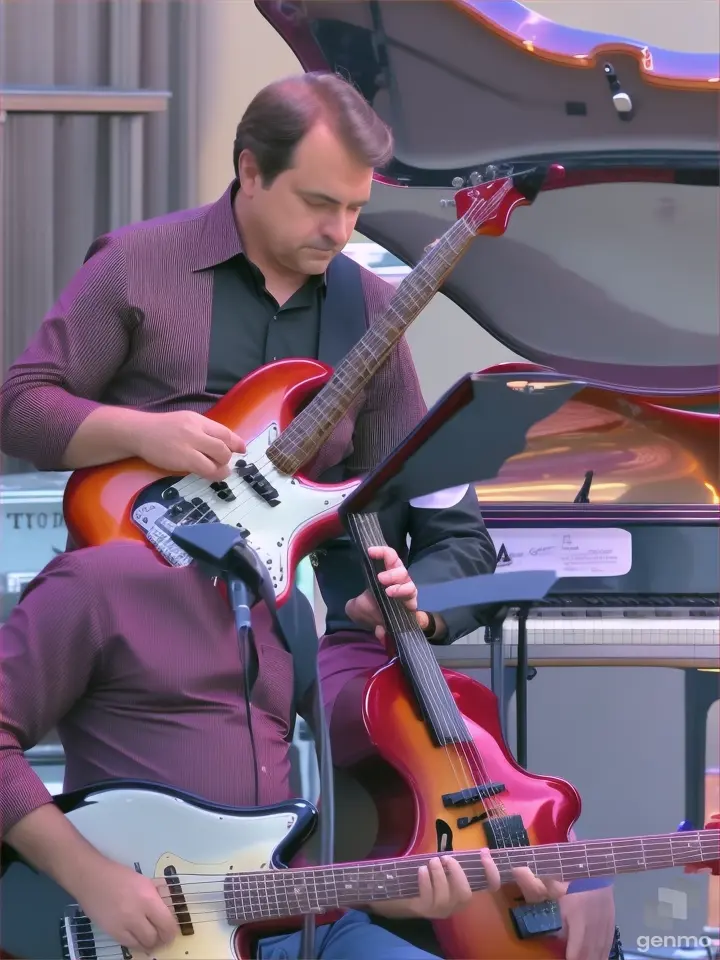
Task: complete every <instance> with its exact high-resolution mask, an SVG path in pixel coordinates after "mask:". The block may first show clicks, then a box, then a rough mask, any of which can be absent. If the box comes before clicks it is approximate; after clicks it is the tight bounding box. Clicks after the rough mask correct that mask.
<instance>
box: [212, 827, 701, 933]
mask: <svg viewBox="0 0 720 960" xmlns="http://www.w3.org/2000/svg"><path fill="white" fill-rule="evenodd" d="M491 853H492V857H493V860H494V861H495V863H496V865H497V867H498V870H499V872H500V877H501V879H502V882H503V883H512V882H513V874H512V870H513V869H514V868H515V867H530V869H531V870H532V871H533V873H534V874H535V875H536V876H538V877H552V878H555V879H559V880H563V881H570V880H577V879H580V878H585V877H600V876H615V875H617V874H622V873H643V872H645V871H649V870H663V869H665V868H667V867H677V866H682V865H685V864H696V863H711V862H712V861H717V860H718V859H719V858H720V831H718V830H695V831H685V832H680V833H669V834H659V835H657V836H645V837H639V836H638V837H621V838H619V839H613V840H588V841H585V842H579V841H577V842H573V843H563V844H543V845H540V846H535V847H532V846H531V847H508V848H506V849H500V850H493V851H491ZM433 856H437V854H431V855H427V856H413V857H407V858H404V859H402V860H375V861H366V862H362V863H343V864H337V865H333V866H326V867H309V868H305V869H302V870H279V871H260V872H257V873H250V874H235V875H229V876H228V877H227V878H226V882H225V890H226V903H227V909H228V917H229V919H230V920H231V921H235V922H239V923H242V922H246V921H252V920H260V919H269V918H273V917H287V916H299V915H302V914H307V913H318V912H320V911H323V910H330V909H333V908H336V907H350V906H353V905H354V906H357V905H360V904H364V903H370V902H372V901H381V900H405V899H410V898H412V897H416V896H418V894H419V887H418V868H419V867H421V866H424V865H426V864H428V863H429V861H430V860H431V858H432V857H433ZM452 856H453V857H455V859H456V860H457V861H458V862H459V863H460V864H461V866H462V867H463V869H464V870H465V874H466V876H467V878H468V881H469V883H470V886H471V888H472V889H473V890H475V891H478V890H485V889H487V885H488V884H487V880H486V879H485V871H484V868H483V866H482V862H481V860H480V853H479V851H467V852H465V851H461V852H457V853H456V852H454V853H453V854H452Z"/></svg>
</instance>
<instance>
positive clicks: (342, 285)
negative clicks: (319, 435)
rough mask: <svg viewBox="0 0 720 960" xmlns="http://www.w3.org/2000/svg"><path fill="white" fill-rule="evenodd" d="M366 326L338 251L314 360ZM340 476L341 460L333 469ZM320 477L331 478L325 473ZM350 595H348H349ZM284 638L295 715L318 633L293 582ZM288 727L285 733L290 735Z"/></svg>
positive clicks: (309, 677) (310, 676)
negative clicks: (291, 671) (290, 661)
mask: <svg viewBox="0 0 720 960" xmlns="http://www.w3.org/2000/svg"><path fill="white" fill-rule="evenodd" d="M367 328H368V317H367V312H366V309H365V295H364V292H363V285H362V271H361V268H360V266H359V264H357V263H356V262H355V261H354V260H351V259H350V257H347V256H345V254H343V253H341V254H338V256H336V257H335V258H334V259H333V260H332V261H331V262H330V265H329V267H328V271H327V289H326V292H325V299H324V302H323V306H322V311H321V314H320V335H319V337H318V356H317V359H318V360H320V361H321V362H322V363H326V364H327V365H328V366H330V367H336V366H337V365H338V363H340V361H341V360H342V359H343V358H344V357H345V356H346V355H347V354H348V353H349V352H350V350H351V349H352V348H353V347H354V346H355V344H356V343H357V342H358V340H360V339H362V337H363V336H364V334H365V332H366V330H367ZM335 472H337V473H338V477H337V479H338V480H339V479H341V476H340V474H341V473H342V465H340V464H339V465H338V467H337V468H336V469H335ZM322 479H323V481H325V482H327V483H329V482H332V481H331V480H330V478H329V476H328V475H327V474H326V475H325V476H323V478H322ZM348 599H349V598H348ZM277 616H278V620H279V621H280V625H281V626H282V629H283V632H284V636H285V642H286V644H287V646H288V648H289V650H290V653H291V654H292V658H293V664H294V671H295V680H294V701H295V702H294V708H293V713H292V716H293V721H292V722H293V729H294V717H295V713H296V708H297V705H298V704H300V703H308V702H309V698H310V693H311V690H312V688H313V685H316V683H317V657H318V637H317V630H316V628H315V616H314V614H313V610H312V607H311V605H310V603H309V601H308V600H307V598H306V597H305V595H304V594H302V593H301V592H300V591H299V590H298V589H297V587H296V588H295V590H294V591H293V594H292V596H291V597H290V599H289V600H288V601H287V602H286V603H285V604H284V605H283V606H282V607H281V608H280V610H278V611H277ZM292 734H293V730H292V729H291V731H290V733H289V737H290V738H291V737H292Z"/></svg>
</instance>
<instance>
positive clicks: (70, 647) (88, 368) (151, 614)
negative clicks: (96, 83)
mask: <svg viewBox="0 0 720 960" xmlns="http://www.w3.org/2000/svg"><path fill="white" fill-rule="evenodd" d="M239 251H240V238H239V235H238V232H237V229H236V226H235V221H234V217H233V213H232V207H231V201H230V189H228V191H227V192H226V193H225V194H224V195H223V197H222V198H221V199H220V200H219V201H218V202H217V203H215V204H212V205H210V206H207V207H203V208H201V209H199V210H191V211H184V212H181V213H178V214H172V215H170V216H166V217H162V218H159V219H157V220H154V221H148V222H144V223H140V224H134V225H132V226H129V227H125V228H123V229H121V230H119V231H117V232H115V233H113V234H110V235H108V236H105V237H102V238H100V239H99V240H98V241H97V242H96V243H95V244H94V245H93V247H92V249H91V251H90V254H89V256H88V258H87V260H86V263H85V264H84V265H83V267H82V268H81V269H80V270H79V272H78V273H77V275H76V276H75V277H74V278H73V280H72V282H71V283H70V284H69V286H68V287H67V289H66V290H65V291H64V292H63V293H62V294H61V295H60V297H59V298H58V300H57V302H56V303H55V305H54V306H53V308H52V309H51V311H50V312H49V314H48V316H47V317H46V318H45V320H44V322H43V324H42V326H41V329H40V331H39V333H38V335H37V336H36V338H35V339H34V340H33V342H32V343H31V344H30V345H29V346H28V348H27V349H26V350H25V352H24V353H23V354H22V355H21V356H20V358H19V359H18V360H17V361H16V362H15V364H13V366H12V367H11V369H10V371H9V373H8V376H7V378H6V381H5V383H4V384H3V387H2V390H1V391H0V414H1V417H2V419H1V423H0V429H1V431H2V445H3V449H4V451H5V452H6V453H8V454H10V455H12V456H16V457H20V458H22V459H25V460H28V461H30V462H31V463H33V464H35V465H36V466H37V467H38V468H40V469H58V468H60V466H61V459H62V456H63V453H64V450H65V448H66V446H67V444H68V442H69V441H70V439H71V437H72V436H73V434H74V432H75V431H76V430H77V428H78V427H79V425H80V424H81V423H82V422H83V420H84V418H85V417H86V416H87V415H88V414H89V413H91V412H92V411H93V410H94V409H95V408H96V407H97V406H98V405H100V404H116V405H126V406H133V407H137V408H141V409H144V410H149V411H158V412H160V411H170V410H178V409H191V410H195V411H198V412H205V411H206V410H207V409H208V408H209V407H211V406H212V405H213V403H214V402H215V401H216V400H217V397H216V396H213V395H210V394H208V393H207V392H206V391H205V386H206V378H207V364H208V350H209V336H210V321H211V308H212V282H213V271H212V269H211V268H212V267H213V266H214V265H216V264H218V263H221V262H223V261H224V260H226V259H229V258H230V257H232V256H235V255H236V254H237V253H238V252H239ZM363 287H364V292H365V302H366V312H367V316H368V320H369V322H370V323H372V321H373V319H374V318H376V317H377V316H379V314H380V313H381V312H382V311H383V310H384V308H385V307H386V306H387V304H388V302H389V299H390V297H391V296H392V293H393V288H392V287H391V286H390V285H389V284H387V283H386V282H385V281H383V280H381V279H380V278H378V277H376V276H375V275H374V274H372V273H371V272H370V271H367V270H364V271H363ZM424 412H425V404H424V402H423V399H422V395H421V392H420V388H419V385H418V380H417V376H416V373H415V369H414V367H413V364H412V360H411V356H410V352H409V348H408V346H407V344H406V343H405V341H402V342H401V343H400V344H399V346H398V347H397V348H396V349H395V350H394V351H393V353H392V355H391V357H390V359H389V360H388V362H387V363H386V364H385V366H384V367H383V369H382V370H381V371H380V372H379V373H378V374H377V375H376V377H375V378H374V379H373V381H372V382H371V384H370V385H369V387H368V388H367V391H366V393H365V395H364V401H363V403H362V404H359V405H357V406H356V407H355V409H354V412H353V413H352V414H349V415H348V416H347V417H346V418H345V420H343V421H342V422H341V423H340V424H338V426H337V427H336V429H335V431H334V433H333V434H332V435H331V437H330V438H329V439H328V441H327V442H326V443H325V445H324V446H323V448H322V450H321V452H320V454H319V456H318V457H317V458H316V460H315V462H314V464H313V472H314V474H315V475H316V476H317V475H320V474H321V473H322V472H323V471H324V470H326V469H327V468H329V467H331V466H333V465H334V464H336V463H339V462H340V461H342V460H344V459H347V460H348V463H349V465H350V467H351V468H352V469H353V470H355V471H357V472H364V471H366V470H368V469H370V468H372V467H373V466H374V465H375V464H376V463H377V462H378V461H379V460H380V459H382V458H383V457H384V456H385V455H386V454H387V453H388V452H389V451H390V450H391V449H392V448H393V447H394V446H396V445H397V443H398V442H399V441H400V440H401V439H402V438H403V437H404V436H406V435H407V433H408V432H409V430H410V429H412V428H413V427H414V426H415V424H416V423H417V421H418V420H419V419H420V418H421V417H422V415H423V414H424ZM348 599H349V598H348ZM254 626H255V630H256V635H257V641H258V650H259V672H258V678H257V681H256V682H255V685H254V688H253V694H252V717H253V732H254V736H255V741H256V747H257V753H258V767H259V770H260V797H259V800H260V803H263V804H264V803H270V802H273V801H277V800H282V799H286V798H287V796H288V790H289V785H288V743H287V741H286V740H285V735H286V733H287V730H288V723H289V721H290V717H289V711H290V704H291V697H292V664H291V659H290V655H289V654H288V653H287V651H286V650H285V649H284V647H282V646H281V645H280V643H279V641H278V640H277V639H276V638H275V637H274V635H273V634H272V631H271V630H270V629H269V623H268V620H267V612H266V611H262V610H261V609H260V608H256V610H255V611H254ZM361 637H362V638H361ZM338 640H339V636H338V635H336V636H335V637H334V638H333V643H332V644H326V645H324V646H323V653H322V656H321V677H322V679H323V682H324V697H325V701H326V704H327V706H328V708H329V709H330V711H331V710H332V706H333V704H334V702H335V699H336V697H338V695H339V694H340V693H342V692H343V691H344V690H346V689H348V684H349V683H350V682H351V681H353V680H355V681H356V680H357V678H358V677H359V676H361V675H364V674H365V673H366V672H367V671H368V670H371V669H374V668H376V667H378V666H380V665H382V664H383V663H384V662H386V660H387V657H386V654H385V651H384V649H383V648H382V647H381V646H380V645H379V644H378V643H377V642H376V641H375V639H374V638H373V637H372V636H371V635H364V636H363V635H359V634H354V635H353V639H352V642H350V643H348V644H347V645H342V644H340V643H339V642H338ZM0 669H1V670H2V675H1V676H2V680H1V683H2V689H1V690H0V693H1V695H2V715H1V720H0V788H1V790H0V793H1V795H0V816H1V817H2V825H3V827H4V829H8V828H9V827H10V826H11V825H12V824H13V823H15V822H17V821H18V820H19V819H21V818H22V817H23V816H25V815H26V814H27V813H29V812H30V811H31V810H32V809H34V808H35V807H36V806H38V805H40V804H42V803H46V802H48V800H49V799H50V798H49V795H48V793H47V790H46V789H45V787H44V786H43V784H42V782H41V781H40V779H39V777H38V776H37V775H36V774H35V773H34V772H33V770H32V769H31V767H30V765H29V764H28V762H27V760H26V759H25V757H24V756H23V751H24V750H26V749H28V748H29V747H31V746H33V745H34V744H35V743H37V742H38V741H39V740H40V739H41V738H42V737H43V736H44V735H45V734H47V733H48V732H49V731H50V730H51V729H52V728H53V727H55V726H57V727H58V729H59V731H60V734H61V738H62V740H63V743H64V745H65V749H66V755H67V771H66V782H65V788H66V789H75V788H77V787H80V786H84V785H87V784H91V783H93V782H97V781H98V780H101V779H108V778H118V777H130V778H138V777H139V778H144V779H149V780H153V781H155V782H165V783H168V784H171V785H173V786H175V787H177V788H183V789H186V790H190V791H191V792H193V793H197V794H200V795H202V796H204V797H206V798H208V799H210V800H213V801H215V802H225V803H232V804H249V803H252V802H253V799H254V779H253V775H252V767H251V750H250V742H249V738H248V730H247V720H246V711H245V705H244V684H243V673H242V667H241V664H240V660H239V651H238V645H237V640H236V635H235V630H234V625H233V620H232V617H231V615H230V612H229V610H228V608H227V605H226V604H225V602H224V600H223V599H222V598H221V597H220V595H219V593H218V591H217V590H216V589H215V588H214V587H213V586H212V585H211V584H210V583H209V582H207V581H206V580H204V579H203V577H202V575H201V574H200V573H199V572H198V571H196V570H194V569H192V568H185V569H179V570H178V569H172V568H169V567H166V566H165V565H164V564H162V563H159V562H158V560H157V559H156V558H155V557H154V556H153V555H152V554H151V552H150V551H149V550H148V549H147V548H145V547H142V546H138V545H130V544H111V545H107V546H103V547H98V548H93V549H88V550H82V551H77V552H74V553H72V554H66V555H64V556H61V557H58V558H56V559H55V560H53V561H52V562H51V563H50V565H49V566H48V567H47V568H46V570H45V571H44V572H43V574H42V575H41V576H40V577H39V578H38V579H37V580H36V581H35V583H34V584H33V586H32V589H31V590H30V591H29V592H28V594H27V595H26V597H25V598H24V599H23V601H22V602H21V604H19V606H18V607H17V608H16V609H15V610H14V611H13V613H12V614H11V617H10V619H9V620H8V622H7V624H6V625H5V627H4V628H3V630H2V631H1V632H0ZM354 689H356V690H357V695H358V696H359V694H360V692H361V687H360V688H358V687H357V686H355V688H354ZM343 707H345V704H344V705H343ZM356 709H358V710H359V703H357V705H356ZM342 748H343V744H342V743H340V744H335V753H336V759H338V760H340V761H342V756H341V753H342Z"/></svg>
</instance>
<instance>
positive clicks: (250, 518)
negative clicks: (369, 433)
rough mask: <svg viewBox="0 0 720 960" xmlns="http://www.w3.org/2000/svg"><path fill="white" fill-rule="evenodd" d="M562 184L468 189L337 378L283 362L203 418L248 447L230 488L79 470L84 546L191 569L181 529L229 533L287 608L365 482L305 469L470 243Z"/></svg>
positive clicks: (518, 182)
mask: <svg viewBox="0 0 720 960" xmlns="http://www.w3.org/2000/svg"><path fill="white" fill-rule="evenodd" d="M563 176H564V170H563V168H562V167H559V166H557V165H551V166H549V167H548V166H541V167H533V168H532V169H530V170H525V171H523V172H521V173H515V174H513V175H508V176H503V177H496V178H495V179H492V180H488V181H487V182H481V183H479V184H478V185H477V186H474V187H470V188H466V189H464V190H461V191H459V193H458V194H456V205H457V208H458V211H460V210H461V209H462V210H464V211H465V212H464V213H463V214H462V215H461V216H458V219H457V220H456V221H455V223H453V225H452V226H451V227H450V228H449V229H448V230H447V231H446V232H445V233H444V234H443V236H442V237H441V238H440V240H439V241H438V242H437V243H435V244H434V245H433V246H432V248H431V249H430V250H429V251H428V252H427V253H426V255H425V256H424V257H423V259H422V260H421V261H420V262H419V263H418V264H417V266H416V267H415V268H414V269H413V270H412V272H411V273H409V274H408V275H407V276H406V277H405V279H404V280H403V282H402V283H401V284H400V286H399V287H398V289H397V291H396V293H395V295H394V296H393V298H392V300H391V302H390V304H389V306H388V308H387V310H386V311H385V313H384V314H383V315H382V316H381V317H379V318H378V319H377V320H376V321H375V322H374V323H373V324H372V325H371V326H370V328H369V329H368V331H367V333H366V334H365V335H364V336H363V337H362V338H361V339H360V340H359V341H358V342H357V343H356V344H355V346H354V347H353V348H352V350H351V351H350V352H349V353H348V354H347V356H346V357H345V358H344V360H343V361H342V362H341V363H340V365H339V366H338V367H337V369H336V370H335V371H334V372H333V371H332V370H331V369H330V368H329V367H327V366H326V365H325V364H323V363H320V362H318V361H315V360H309V359H290V360H280V361H278V362H276V363H272V364H268V365H267V366H264V367H261V368H259V369H258V370H256V371H254V372H253V373H251V374H250V375H249V376H247V377H245V379H243V380H242V381H241V382H240V383H238V384H237V385H236V386H235V387H234V388H233V389H232V390H230V391H229V392H228V393H227V394H226V395H225V396H224V397H223V398H222V399H221V400H220V401H219V402H218V403H217V404H216V405H215V406H214V407H212V409H211V410H209V411H208V412H207V413H206V414H205V416H207V417H209V418H210V419H212V420H215V421H217V422H219V423H222V424H224V425H225V426H226V427H228V428H229V429H231V430H233V431H234V432H235V433H237V434H239V435H240V436H241V437H242V438H243V439H244V440H245V442H246V445H247V450H246V452H245V453H244V454H243V455H242V456H240V457H238V458H237V459H235V460H234V461H233V462H232V465H231V466H232V473H231V475H230V476H229V477H228V478H227V480H225V481H223V482H221V483H213V484H210V483H208V482H207V481H206V480H204V479H202V478H201V477H198V476H185V477H174V476H168V475H167V473H166V472H165V471H162V470H159V469H157V468H156V467H153V466H151V465H150V464H148V463H145V462H144V461H142V460H139V459H131V460H123V461H121V462H119V463H113V464H107V465H104V466H100V467H92V468H87V469H84V470H79V471H76V472H75V473H74V474H73V475H72V476H71V477H70V480H69V481H68V484H67V487H66V490H65V499H64V512H65V520H66V523H67V526H68V530H69V533H70V536H71V537H72V539H73V541H74V542H75V544H76V545H78V546H95V545H99V544H102V543H106V542H108V541H111V540H136V541H139V542H142V543H145V544H147V545H148V546H149V547H151V548H153V549H155V550H156V551H157V554H158V557H159V558H162V559H163V560H164V561H166V562H167V563H169V564H172V565H175V566H183V565H186V564H189V563H190V561H191V558H190V557H189V556H188V555H187V554H186V553H185V552H184V551H183V550H181V549H180V548H179V547H178V546H177V545H176V544H175V543H174V541H173V540H172V538H171V534H172V531H173V530H174V528H175V527H176V526H177V525H178V524H189V523H202V522H208V521H213V522H215V521H219V522H221V523H226V524H230V525H232V526H235V527H237V528H238V530H239V531H240V533H241V534H242V535H243V536H244V537H245V539H246V540H247V542H248V544H249V545H250V546H251V547H252V548H253V549H254V550H255V551H256V553H257V554H258V555H259V557H260V558H261V560H262V562H263V563H264V564H265V565H266V566H267V568H268V570H269V572H270V576H271V578H272V582H273V586H274V590H275V598H276V602H277V604H278V605H282V604H283V603H284V602H285V600H287V598H288V596H289V594H290V591H291V589H292V584H293V578H294V571H295V568H296V566H297V564H298V563H299V562H300V560H302V558H303V557H304V556H306V555H307V554H308V553H310V552H311V551H312V550H313V549H314V548H315V547H316V546H317V545H318V544H319V543H321V542H322V541H323V540H325V539H326V538H327V537H329V536H333V535H334V533H335V532H338V531H339V530H340V526H339V522H338V519H337V509H338V507H339V506H340V504H341V503H342V502H343V500H344V499H345V497H347V496H348V494H349V493H350V492H351V491H352V490H353V489H355V487H356V486H357V483H358V481H357V480H353V481H350V482H347V483H344V484H335V485H329V484H318V483H314V482H312V481H310V480H308V479H307V478H306V477H304V476H303V475H302V473H301V471H302V469H303V467H304V466H305V465H306V464H308V463H309V462H310V461H311V460H312V458H313V457H314V456H315V454H316V453H317V452H318V450H319V449H320V447H321V446H322V444H323V443H324V442H325V440H326V439H327V438H328V436H329V435H330V433H331V432H332V431H333V429H334V428H335V426H336V425H337V424H338V423H339V422H340V420H342V418H343V417H344V416H345V414H346V413H347V412H348V410H349V409H350V407H351V405H352V403H353V401H354V400H355V398H356V397H357V396H358V394H359V393H360V391H361V390H362V389H363V388H364V387H365V386H366V384H367V383H368V381H369V380H370V379H371V378H372V377H373V376H374V375H375V373H376V372H377V371H378V370H379V369H380V367H381V366H382V365H383V363H385V361H386V360H387V358H388V356H389V355H390V352H391V351H392V349H393V347H394V346H395V345H396V344H397V343H398V341H399V340H400V338H401V337H402V336H403V334H404V333H405V331H406V330H407V328H408V327H409V326H410V324H411V323H412V322H413V320H414V319H415V318H416V317H417V316H418V315H419V313H420V312H421V311H422V310H423V308H424V307H425V306H426V305H427V304H428V302H429V301H430V300H431V298H432V297H433V296H434V294H435V293H436V292H437V291H438V289H439V288H440V286H441V284H442V282H443V280H444V279H445V277H446V276H447V275H448V273H450V271H451V270H452V269H453V268H454V266H455V265H456V263H457V262H458V261H459V260H460V258H461V257H462V256H463V254H464V253H465V251H466V250H467V249H468V247H469V246H470V243H471V242H472V241H473V239H474V238H475V237H476V236H478V235H479V234H489V235H492V236H500V235H502V234H503V233H505V231H506V229H507V226H508V223H509V221H510V217H511V215H512V213H513V211H514V210H515V209H516V208H517V207H519V206H523V205H528V204H531V203H532V202H533V201H534V200H535V198H536V196H537V194H538V193H539V191H540V190H541V189H543V187H547V186H550V185H551V184H553V185H555V184H557V183H558V181H559V180H561V179H562V177H563ZM308 401H309V402H308Z"/></svg>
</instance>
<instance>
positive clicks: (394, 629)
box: [348, 514, 468, 789]
mask: <svg viewBox="0 0 720 960" xmlns="http://www.w3.org/2000/svg"><path fill="white" fill-rule="evenodd" d="M365 520H366V518H365V517H364V515H363V514H349V515H348V524H349V526H350V527H351V530H352V531H354V532H355V534H356V537H357V540H358V541H359V542H358V547H359V549H360V552H361V554H362V555H363V558H364V559H365V564H366V568H367V570H368V576H369V578H372V580H373V582H376V574H375V571H374V569H373V568H372V562H371V561H370V558H369V557H367V549H368V547H371V546H373V547H374V546H383V545H384V546H387V544H386V542H385V538H384V536H383V535H382V529H380V531H379V534H380V535H379V536H378V534H377V532H375V531H374V530H373V532H374V534H375V535H374V536H372V542H371V541H370V537H371V534H370V533H368V535H367V536H366V534H365V531H364V530H363V524H364V522H365ZM368 526H369V527H370V528H371V529H372V528H373V526H374V525H373V524H372V521H370V522H369V523H368ZM377 526H378V527H379V524H377ZM377 589H378V592H379V594H380V600H379V606H380V607H381V608H383V613H384V615H385V617H386V622H387V626H388V627H389V629H390V632H391V634H392V635H393V637H394V638H395V642H396V644H397V645H398V651H399V650H400V647H401V638H402V636H403V633H404V628H403V624H402V622H401V621H402V618H403V616H404V614H403V613H402V612H400V611H401V610H405V607H404V606H402V605H401V603H400V601H397V600H395V599H394V598H391V597H388V596H387V594H385V592H384V590H383V588H382V586H380V585H379V582H378V588H377ZM406 619H407V621H408V629H410V630H412V627H413V616H412V614H410V613H409V611H408V616H407V617H406ZM414 629H415V630H416V631H418V632H420V633H421V635H422V640H423V643H424V644H425V645H427V639H426V637H425V635H424V634H422V631H420V628H419V627H418V625H417V622H415V624H414ZM423 667H424V665H423ZM434 694H435V691H434V690H433V689H431V690H430V696H431V698H433V697H434ZM433 706H435V707H436V713H437V715H438V717H439V718H440V727H441V729H440V731H439V732H440V734H441V736H442V737H443V738H445V737H446V736H447V737H451V736H452V730H451V729H449V728H448V729H447V730H445V729H442V728H443V727H444V724H445V721H446V717H445V715H444V712H443V711H442V704H441V703H440V702H439V701H438V702H437V703H433ZM445 750H446V753H447V757H448V760H449V762H450V767H451V770H452V773H453V776H454V778H455V785H456V786H457V787H458V789H462V788H463V779H465V781H467V779H468V777H467V776H466V777H465V778H463V777H462V775H461V771H458V769H457V768H456V766H455V762H454V760H453V756H452V753H451V752H450V751H449V750H448V749H447V745H446V746H445Z"/></svg>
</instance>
